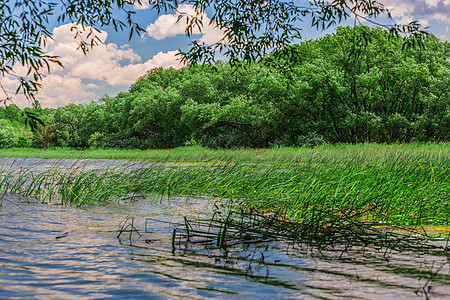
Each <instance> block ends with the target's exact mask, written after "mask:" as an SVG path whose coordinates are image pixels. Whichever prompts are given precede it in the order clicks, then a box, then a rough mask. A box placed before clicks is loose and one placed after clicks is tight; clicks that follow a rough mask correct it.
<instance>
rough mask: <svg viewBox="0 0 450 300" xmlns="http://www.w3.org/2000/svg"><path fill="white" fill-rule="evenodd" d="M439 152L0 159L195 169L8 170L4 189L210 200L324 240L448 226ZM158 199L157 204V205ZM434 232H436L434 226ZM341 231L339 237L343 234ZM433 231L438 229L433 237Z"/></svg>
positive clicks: (444, 150)
mask: <svg viewBox="0 0 450 300" xmlns="http://www.w3.org/2000/svg"><path fill="white" fill-rule="evenodd" d="M449 150H450V149H449V146H448V145H446V144H440V145H436V144H433V145H342V146H323V147H318V148H314V149H292V148H279V149H261V150H252V149H242V150H208V149H203V148H199V147H186V148H179V149H173V150H152V151H113V150H88V151H74V150H67V149H53V150H34V151H33V150H27V149H11V150H4V151H2V152H1V154H0V156H15V157H40V158H103V159H132V160H153V161H158V162H178V163H182V162H183V163H184V162H198V163H197V164H153V165H150V166H148V167H143V168H139V169H126V168H119V169H117V168H116V169H106V170H93V171H89V172H80V170H76V169H74V170H70V171H69V172H62V171H60V170H58V167H57V166H55V168H52V169H50V170H47V171H45V172H41V173H39V174H35V175H33V177H32V178H30V177H29V174H30V172H28V171H27V170H23V172H22V173H21V174H19V175H18V174H16V173H14V174H12V173H8V171H7V170H8V168H7V167H6V166H3V167H2V171H1V174H2V179H1V182H0V190H2V191H8V192H13V193H16V194H21V195H24V196H27V197H35V198H39V199H41V200H42V201H53V200H54V199H59V200H62V201H63V202H64V203H72V204H76V205H84V204H91V203H105V204H106V203H108V202H111V201H116V200H120V199H139V198H142V197H149V196H151V197H155V200H156V199H158V197H162V196H169V197H170V196H175V195H193V196H207V197H209V198H210V199H211V201H214V202H215V203H216V204H217V205H218V206H220V207H222V208H223V209H227V210H233V211H237V210H241V211H244V212H255V213H257V214H259V215H264V216H269V217H270V218H275V219H277V220H281V221H283V222H284V224H303V227H302V228H303V229H302V230H305V228H309V229H310V230H312V231H315V232H316V233H317V232H318V231H319V234H320V235H321V236H323V234H324V231H327V230H328V231H329V230H341V229H342V228H343V226H344V225H345V226H347V227H348V228H355V226H361V225H364V226H371V227H372V228H373V227H374V226H415V227H417V226H430V225H432V226H435V227H434V228H435V230H437V233H439V226H442V232H441V233H443V234H448V225H450V204H449V198H450V151H449ZM155 195H156V196H155ZM436 226H437V227H436ZM339 228H340V229H339ZM436 228H437V229H436Z"/></svg>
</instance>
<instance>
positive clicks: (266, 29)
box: [0, 0, 423, 104]
mask: <svg viewBox="0 0 450 300" xmlns="http://www.w3.org/2000/svg"><path fill="white" fill-rule="evenodd" d="M180 4H188V5H192V6H193V7H194V8H195V11H196V14H195V15H193V16H186V17H187V18H186V34H187V35H188V36H191V34H192V33H193V32H194V29H195V28H200V29H201V27H202V25H203V22H204V19H203V16H204V14H203V12H204V11H208V13H211V14H212V16H211V17H210V20H211V23H213V24H214V25H215V26H217V27H219V28H220V29H222V30H223V33H224V36H223V39H222V40H220V41H218V42H217V43H215V44H212V45H207V44H201V43H199V42H197V41H196V40H195V39H192V44H191V47H190V49H189V50H188V51H186V52H183V53H182V55H183V59H185V60H187V61H189V62H191V63H194V64H195V63H202V62H203V63H204V62H207V63H212V62H214V61H215V55H216V53H217V51H221V53H222V55H224V56H225V57H226V58H227V59H228V60H229V62H230V63H231V64H233V63H236V62H238V61H240V60H247V61H253V60H257V59H259V58H261V57H263V56H264V55H265V54H266V53H267V52H268V51H273V50H276V49H282V48H283V47H285V46H287V45H290V44H291V43H292V41H294V40H296V39H299V38H301V29H302V28H301V27H299V24H301V23H300V21H301V20H304V19H305V18H309V17H310V18H311V20H312V23H311V26H313V27H316V28H317V29H324V28H328V27H330V26H333V25H336V24H339V23H340V22H342V21H344V20H347V19H349V18H354V19H355V20H356V21H361V20H368V21H371V22H374V21H373V19H374V18H376V17H378V16H380V15H381V14H383V13H387V14H388V16H390V15H389V12H388V11H387V10H386V8H385V7H384V6H383V5H382V4H380V3H378V2H377V1H375V0H333V1H325V0H314V1H292V0H192V1H190V0H178V1H177V0H157V1H153V0H145V1H144V0H110V1H92V0H60V1H46V0H33V1H31V0H16V1H10V0H6V1H2V2H1V3H0V89H1V90H2V91H3V94H4V98H3V99H1V100H3V101H5V104H6V102H7V100H10V99H11V97H12V95H13V94H14V93H18V92H21V93H24V94H25V95H26V96H27V97H28V98H30V100H33V99H34V95H35V93H36V92H37V91H38V89H39V87H40V85H39V82H40V79H41V78H42V76H43V75H42V74H43V70H45V69H47V70H49V69H50V66H51V64H61V62H60V61H59V60H58V57H54V56H50V55H48V54H46V53H44V52H43V50H42V46H43V45H45V43H46V40H47V39H48V38H50V37H51V32H50V28H49V24H50V19H51V18H56V19H57V20H58V21H59V22H60V23H65V22H71V23H76V24H79V25H81V28H82V29H86V28H89V33H88V34H87V39H83V35H81V34H80V30H81V29H80V26H74V28H73V30H74V31H75V33H76V34H77V36H78V37H79V38H81V39H80V45H79V47H80V49H81V51H84V52H86V51H89V49H90V48H92V47H95V46H96V45H97V44H98V43H100V42H102V41H101V40H100V39H99V38H98V35H97V34H98V33H99V31H98V30H100V29H101V28H102V27H103V26H106V25H110V26H113V27H114V28H115V29H116V30H123V29H127V30H129V36H130V38H131V37H132V36H133V35H135V34H138V35H139V34H140V33H141V32H143V31H144V29H143V28H142V27H141V26H139V24H138V23H136V22H135V21H134V18H133V17H134V13H135V11H134V9H133V5H149V6H151V7H152V8H153V9H155V10H156V11H157V12H158V14H162V13H165V12H170V11H175V10H176V9H177V7H178V6H179V5H180ZM379 25H380V24H379ZM384 27H385V28H386V29H388V30H389V32H390V34H391V35H394V36H398V35H400V34H401V33H408V34H413V35H414V34H422V33H423V31H422V30H421V28H420V26H419V24H418V23H416V22H411V23H410V24H407V25H405V26H400V25H395V24H392V25H386V26H384ZM277 53H278V54H279V55H281V56H283V55H286V52H283V51H280V52H277ZM287 54H288V55H291V53H287ZM18 66H19V67H23V68H25V69H26V72H25V74H18V73H16V72H15V70H14V69H15V68H17V67H18ZM8 76H10V77H11V76H12V77H16V78H17V79H18V80H19V82H20V83H19V86H18V87H17V90H16V91H7V90H5V88H4V86H3V85H2V80H3V79H4V78H6V77H8Z"/></svg>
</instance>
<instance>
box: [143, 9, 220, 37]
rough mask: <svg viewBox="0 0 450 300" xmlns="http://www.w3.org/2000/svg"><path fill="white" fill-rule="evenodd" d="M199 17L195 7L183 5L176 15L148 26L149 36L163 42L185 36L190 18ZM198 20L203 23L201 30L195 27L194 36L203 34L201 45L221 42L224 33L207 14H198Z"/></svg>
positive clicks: (160, 19)
mask: <svg viewBox="0 0 450 300" xmlns="http://www.w3.org/2000/svg"><path fill="white" fill-rule="evenodd" d="M195 15H197V13H196V11H195V8H194V6H192V5H188V4H181V5H180V6H178V9H177V12H176V14H174V15H161V16H159V17H158V19H156V21H155V22H154V23H152V24H150V25H148V26H147V30H146V31H147V35H149V36H150V37H152V38H154V39H156V40H162V39H165V38H168V37H174V36H177V35H180V34H185V31H186V27H187V20H188V17H192V16H195ZM198 19H200V20H201V21H202V25H201V26H200V28H198V27H197V26H194V28H193V32H192V33H193V34H202V37H201V38H200V40H199V42H200V43H206V44H209V45H211V44H214V43H217V42H219V41H220V40H221V39H222V38H223V36H224V32H223V30H221V29H220V28H218V27H217V25H216V24H214V23H211V19H210V18H208V16H207V15H206V13H205V12H198Z"/></svg>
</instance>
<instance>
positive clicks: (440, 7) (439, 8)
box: [380, 0, 450, 22]
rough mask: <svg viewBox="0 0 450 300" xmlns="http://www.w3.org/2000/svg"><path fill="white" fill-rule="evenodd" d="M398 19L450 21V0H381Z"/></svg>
mask: <svg viewBox="0 0 450 300" xmlns="http://www.w3.org/2000/svg"><path fill="white" fill-rule="evenodd" d="M380 2H381V3H383V4H384V5H385V6H386V7H387V8H388V9H389V10H390V12H391V14H392V16H393V17H394V18H396V19H399V18H400V19H401V18H404V17H410V18H412V19H417V18H421V19H423V20H430V19H436V20H439V21H443V22H450V0H381V1H380Z"/></svg>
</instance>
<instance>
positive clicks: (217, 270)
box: [0, 160, 450, 299]
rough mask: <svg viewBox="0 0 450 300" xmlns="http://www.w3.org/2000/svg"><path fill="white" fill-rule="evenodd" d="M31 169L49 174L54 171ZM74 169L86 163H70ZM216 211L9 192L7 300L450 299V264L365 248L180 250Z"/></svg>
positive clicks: (2, 242) (3, 230) (205, 203)
mask: <svg viewBox="0 0 450 300" xmlns="http://www.w3.org/2000/svg"><path fill="white" fill-rule="evenodd" d="M16 162H17V161H16ZM27 162H28V163H29V162H31V163H33V164H35V165H39V166H41V167H42V168H44V169H45V168H47V167H48V166H50V167H51V166H53V165H54V164H55V162H54V161H52V162H50V161H47V160H41V162H39V161H33V160H28V161H27ZM58 163H59V164H60V163H61V161H60V160H58ZM73 163H77V164H78V163H80V162H79V161H78V162H73V161H69V162H68V165H70V164H73ZM97 163H99V164H103V162H97ZM113 163H114V164H119V163H120V162H118V161H113ZM127 163H129V162H127ZM46 164H47V165H46ZM87 165H90V166H91V167H92V166H93V165H92V164H87ZM102 167H107V164H106V162H105V165H102ZM211 211H212V201H211V200H210V199H192V198H174V199H170V200H167V199H165V200H163V201H162V202H161V203H159V204H157V205H152V199H151V198H149V199H148V200H145V199H143V200H140V201H137V202H129V203H121V204H114V203H113V204H110V205H107V206H100V205H98V206H91V207H85V208H81V209H80V208H74V207H68V206H60V205H49V204H41V203H39V202H38V201H35V200H33V199H20V198H18V197H16V196H14V195H10V194H6V195H5V196H4V198H3V200H2V205H1V210H0V213H1V214H0V274H1V275H0V298H1V299H25V298H26V299H74V298H78V299H98V298H102V299H103V298H152V299H153V298H154V299H159V298H160V299H171V298H173V299H179V298H192V299H203V298H223V299H255V298H262V299H279V298H286V299H426V298H427V297H429V298H430V299H449V298H450V266H449V261H448V257H445V256H439V255H430V254H415V253H397V252H394V251H387V252H386V249H379V250H375V249H364V248H360V249H350V250H348V251H345V252H343V251H342V250H338V249H336V250H334V251H333V250H328V251H322V252H320V251H318V250H317V249H314V248H310V247H307V246H304V245H296V246H295V247H294V246H292V245H289V244H288V243H287V242H284V241H278V242H272V241H267V242H264V243H258V244H244V243H241V244H236V245H234V246H233V247H231V248H230V249H228V250H227V251H223V250H219V249H205V248H204V247H202V246H201V245H199V244H195V245H194V244H192V245H191V244H189V243H177V244H176V249H175V251H173V250H174V249H173V248H172V246H173V244H172V233H173V229H174V228H175V227H180V226H181V224H183V222H184V217H185V216H187V217H188V218H191V219H195V218H198V217H207V216H209V215H211ZM131 220H133V227H131ZM121 229H122V230H124V231H123V232H122V233H121V234H120V236H119V233H120V231H121ZM130 229H133V230H131V231H130Z"/></svg>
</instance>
